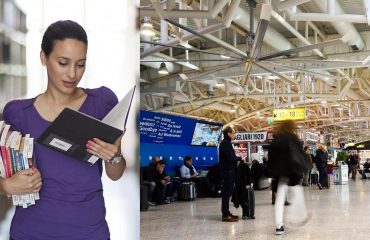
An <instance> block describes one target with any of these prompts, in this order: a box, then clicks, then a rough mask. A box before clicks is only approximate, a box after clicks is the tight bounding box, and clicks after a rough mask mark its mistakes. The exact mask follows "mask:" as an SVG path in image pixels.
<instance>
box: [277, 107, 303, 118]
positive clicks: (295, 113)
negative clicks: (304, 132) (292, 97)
mask: <svg viewBox="0 0 370 240" xmlns="http://www.w3.org/2000/svg"><path fill="white" fill-rule="evenodd" d="M305 116H306V113H305V108H283V109H274V110H273V112H272V117H273V119H274V121H285V120H305Z"/></svg>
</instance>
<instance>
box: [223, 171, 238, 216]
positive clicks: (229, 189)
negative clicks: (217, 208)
mask: <svg viewBox="0 0 370 240" xmlns="http://www.w3.org/2000/svg"><path fill="white" fill-rule="evenodd" d="M222 175H223V179H224V182H223V185H222V190H221V195H222V204H221V212H222V217H227V216H230V215H231V213H230V211H229V200H230V197H231V195H232V194H233V189H234V181H235V179H234V178H235V173H234V170H230V171H225V172H223V173H222Z"/></svg>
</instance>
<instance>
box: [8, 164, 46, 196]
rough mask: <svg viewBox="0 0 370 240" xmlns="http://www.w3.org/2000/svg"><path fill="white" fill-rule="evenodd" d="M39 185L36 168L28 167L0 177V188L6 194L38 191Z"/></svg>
mask: <svg viewBox="0 0 370 240" xmlns="http://www.w3.org/2000/svg"><path fill="white" fill-rule="evenodd" d="M41 185H42V181H41V174H40V172H39V171H38V170H37V169H36V168H30V169H26V170H23V171H20V172H17V173H16V174H14V175H13V176H12V177H10V178H6V179H2V181H1V190H3V192H4V193H5V194H7V195H18V194H28V193H35V192H39V191H40V189H41Z"/></svg>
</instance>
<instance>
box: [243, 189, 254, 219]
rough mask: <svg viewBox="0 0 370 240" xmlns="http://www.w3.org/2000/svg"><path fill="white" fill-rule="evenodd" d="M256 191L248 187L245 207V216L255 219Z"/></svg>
mask: <svg viewBox="0 0 370 240" xmlns="http://www.w3.org/2000/svg"><path fill="white" fill-rule="evenodd" d="M254 208H255V201H254V190H253V188H251V187H247V203H246V204H245V206H244V207H243V216H246V217H247V218H251V219H254Z"/></svg>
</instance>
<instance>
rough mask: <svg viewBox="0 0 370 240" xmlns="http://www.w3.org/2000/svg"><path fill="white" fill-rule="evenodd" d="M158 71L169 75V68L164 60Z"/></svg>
mask: <svg viewBox="0 0 370 240" xmlns="http://www.w3.org/2000/svg"><path fill="white" fill-rule="evenodd" d="M158 73H159V74H161V75H167V74H168V70H167V68H166V64H165V63H164V62H162V63H161V66H160V67H159V69H158Z"/></svg>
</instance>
